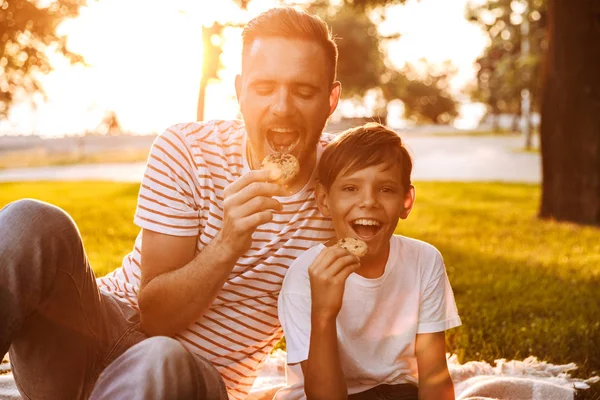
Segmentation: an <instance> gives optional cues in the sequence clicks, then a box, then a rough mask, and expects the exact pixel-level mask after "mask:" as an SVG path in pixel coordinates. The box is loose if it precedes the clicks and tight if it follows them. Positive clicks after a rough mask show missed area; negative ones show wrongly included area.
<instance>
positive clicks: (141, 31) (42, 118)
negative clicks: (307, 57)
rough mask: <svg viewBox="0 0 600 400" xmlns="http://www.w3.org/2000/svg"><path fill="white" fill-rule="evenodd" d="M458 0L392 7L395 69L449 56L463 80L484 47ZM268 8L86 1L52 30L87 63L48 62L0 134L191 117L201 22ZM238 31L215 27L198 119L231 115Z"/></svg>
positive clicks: (257, 3)
mask: <svg viewBox="0 0 600 400" xmlns="http://www.w3.org/2000/svg"><path fill="white" fill-rule="evenodd" d="M466 1H467V0H452V1H448V0H421V1H419V2H417V1H416V0H409V1H408V2H407V4H406V5H405V6H399V7H393V8H392V9H391V10H390V11H389V13H388V14H389V15H388V18H387V22H385V23H384V24H382V25H381V26H380V29H381V31H382V33H384V34H385V33H390V32H400V33H401V35H402V37H401V39H400V40H398V41H397V42H395V43H393V44H390V45H389V47H388V50H389V57H390V59H391V60H392V61H393V62H394V64H396V65H397V66H401V65H402V64H403V63H405V62H407V61H416V60H419V59H420V58H426V59H428V60H429V61H431V62H434V63H441V62H443V61H445V60H452V62H453V64H454V65H455V66H457V67H458V69H459V74H458V76H457V77H456V78H455V82H454V83H453V86H454V87H456V88H460V87H461V86H462V85H464V83H466V82H467V81H469V80H470V79H472V77H473V74H474V70H473V66H472V63H473V60H474V59H475V57H477V55H478V54H480V53H481V51H482V49H483V47H484V46H485V38H484V37H483V35H482V34H481V33H480V32H478V30H477V28H476V27H474V26H472V25H470V24H469V23H467V22H466V21H465V20H464V17H463V13H464V6H465V3H466ZM273 5H275V1H274V0H252V2H250V4H249V7H248V10H246V11H242V10H240V9H239V8H238V7H237V6H236V5H235V4H234V3H233V2H230V1H210V2H209V1H205V0H202V1H194V0H174V1H169V2H164V1H158V0H128V1H123V0H102V1H97V2H89V5H88V6H87V7H85V8H83V9H82V10H81V15H80V16H79V17H78V18H76V19H73V20H70V21H67V22H65V23H63V24H62V25H61V26H60V28H59V33H61V34H65V35H67V37H68V46H69V49H70V50H72V51H74V52H76V53H79V54H81V55H83V56H84V57H85V60H86V62H87V64H88V65H87V66H82V65H75V66H71V65H69V64H68V62H66V61H65V60H64V59H62V58H61V57H58V56H52V60H53V64H54V65H55V67H56V68H55V71H53V72H52V73H50V74H49V75H47V76H43V77H41V81H42V83H43V86H44V88H45V91H46V95H47V101H46V102H43V101H37V103H38V104H37V110H36V111H35V112H32V111H31V109H30V108H29V106H27V105H25V104H17V105H16V106H15V107H14V108H13V110H12V113H11V116H10V120H9V121H8V122H4V123H2V124H0V134H1V133H3V132H4V133H7V132H10V133H24V134H29V133H37V134H41V135H44V136H59V135H64V134H81V133H84V132H85V131H94V130H95V129H96V128H97V126H98V125H99V124H100V122H101V120H102V118H103V116H104V115H105V114H106V113H107V112H108V111H114V112H116V114H117V116H118V119H119V121H120V123H121V125H122V128H123V129H124V130H125V131H129V132H132V133H151V132H160V131H162V130H164V129H165V128H167V127H168V126H169V125H171V124H174V123H178V122H182V121H190V120H194V119H195V117H196V104H197V100H198V89H199V83H200V74H201V70H202V37H201V36H202V25H206V26H208V25H210V24H212V22H213V21H218V22H220V23H227V22H233V23H237V24H241V23H243V22H244V21H247V20H248V19H249V18H251V17H253V16H255V15H257V14H259V13H260V12H262V11H264V10H266V9H268V8H270V7H272V6H273ZM240 35H241V28H239V27H228V28H226V29H225V31H224V37H223V43H222V45H223V54H222V56H221V61H222V64H223V67H224V68H223V70H222V71H221V72H220V78H221V82H216V83H214V84H211V85H209V87H208V89H207V96H208V98H210V101H207V102H206V105H207V106H206V110H205V116H206V118H207V119H210V118H236V117H238V116H239V107H238V106H237V103H236V101H235V91H234V85H233V82H234V77H235V75H236V74H237V73H239V68H240V57H241V56H240V53H241V43H240V42H241V41H240Z"/></svg>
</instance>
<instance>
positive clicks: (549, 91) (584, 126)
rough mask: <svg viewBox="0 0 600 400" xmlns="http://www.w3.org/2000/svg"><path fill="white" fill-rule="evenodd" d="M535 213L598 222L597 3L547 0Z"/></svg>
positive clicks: (599, 77) (599, 59) (599, 42)
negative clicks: (539, 198) (537, 208)
mask: <svg viewBox="0 0 600 400" xmlns="http://www.w3.org/2000/svg"><path fill="white" fill-rule="evenodd" d="M548 23H549V27H548V28H549V30H548V31H549V32H548V33H549V38H548V39H549V41H548V53H547V55H546V60H545V71H544V72H545V76H544V78H545V82H544V91H543V95H542V96H543V97H542V124H541V149H542V175H543V182H542V202H541V207H540V216H541V217H542V218H553V219H556V220H561V221H572V222H576V223H580V224H590V225H600V1H598V0H576V1H573V0H571V1H568V0H550V1H549V4H548Z"/></svg>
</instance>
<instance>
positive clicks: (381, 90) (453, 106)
mask: <svg viewBox="0 0 600 400" xmlns="http://www.w3.org/2000/svg"><path fill="white" fill-rule="evenodd" d="M309 11H310V12H313V13H315V14H317V15H320V16H321V17H322V18H323V19H324V20H325V21H326V22H327V23H328V25H329V26H330V27H331V30H332V32H333V34H334V36H335V37H336V43H337V45H338V50H339V59H338V80H339V81H340V82H342V86H343V90H342V98H343V99H346V100H353V101H355V102H356V103H358V104H360V103H362V102H363V100H364V97H365V94H366V93H367V92H368V91H374V92H375V93H376V94H377V97H378V99H377V101H376V103H377V106H376V109H375V113H376V117H377V118H378V119H380V120H383V121H385V119H386V118H387V103H388V102H390V101H392V100H396V99H399V100H401V101H402V102H403V103H404V104H405V117H407V118H411V119H413V120H415V121H417V122H427V123H435V124H439V123H449V122H451V121H452V120H453V119H454V118H455V117H456V116H457V115H458V110H457V103H456V100H455V99H454V98H453V97H452V96H451V95H450V93H449V84H448V80H449V78H450V77H451V76H452V75H453V74H454V72H455V71H453V70H452V69H451V68H450V66H449V65H446V68H445V69H444V70H443V71H435V68H434V67H433V66H430V65H426V63H422V65H420V67H422V68H421V69H424V70H425V71H426V72H425V73H424V74H418V73H417V72H416V71H415V69H414V68H413V67H411V66H407V67H406V68H404V69H403V70H402V71H398V70H397V69H396V68H395V67H393V66H391V65H390V63H389V62H386V61H387V60H386V56H385V54H384V52H383V51H382V50H381V48H382V45H383V43H384V42H385V41H388V40H394V39H397V38H398V37H399V35H397V34H396V35H391V36H383V37H382V36H381V35H380V34H379V32H378V30H377V25H376V24H375V23H374V22H373V21H372V20H371V19H370V18H369V17H368V16H367V14H366V13H365V12H364V9H362V11H361V9H359V10H356V9H353V8H351V7H340V6H337V7H332V6H330V5H329V3H328V2H324V1H315V2H313V3H312V5H311V6H310V7H309ZM407 75H410V76H411V79H407V78H406V76H407Z"/></svg>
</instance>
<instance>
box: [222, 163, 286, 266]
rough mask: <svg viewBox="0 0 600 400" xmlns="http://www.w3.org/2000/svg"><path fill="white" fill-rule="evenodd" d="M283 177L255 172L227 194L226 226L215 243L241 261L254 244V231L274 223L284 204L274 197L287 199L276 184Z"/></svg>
mask: <svg viewBox="0 0 600 400" xmlns="http://www.w3.org/2000/svg"><path fill="white" fill-rule="evenodd" d="M280 175H281V173H277V172H276V171H268V170H253V171H250V172H248V173H246V174H244V175H242V176H241V177H240V178H238V179H237V180H236V181H234V182H232V183H231V184H230V185H228V186H227V187H226V188H225V190H224V192H223V193H224V197H225V200H224V201H223V225H222V227H221V230H220V231H219V233H218V235H217V237H216V238H215V240H218V241H219V245H220V246H219V247H220V248H222V249H223V251H225V252H227V253H228V256H229V257H231V258H232V259H236V260H237V259H238V258H239V257H240V256H241V255H242V254H244V253H245V252H246V251H247V250H248V249H249V248H250V246H251V244H252V233H253V232H254V230H255V229H256V228H257V227H258V226H260V225H262V224H265V223H267V222H270V221H271V220H272V219H273V211H274V210H277V211H280V210H281V208H282V206H281V204H280V203H279V202H278V201H277V200H275V199H273V196H284V195H285V194H286V193H285V190H284V188H283V187H282V186H281V185H278V184H276V183H273V181H274V180H276V179H278V178H279V176H280Z"/></svg>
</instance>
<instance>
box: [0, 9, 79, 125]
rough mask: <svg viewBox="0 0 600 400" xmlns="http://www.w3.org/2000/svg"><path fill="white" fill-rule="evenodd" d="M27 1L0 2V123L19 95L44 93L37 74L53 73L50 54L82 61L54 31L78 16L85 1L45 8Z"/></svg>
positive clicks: (72, 61) (73, 60)
mask: <svg viewBox="0 0 600 400" xmlns="http://www.w3.org/2000/svg"><path fill="white" fill-rule="evenodd" d="M39 3H40V2H34V1H28V0H10V1H7V0H0V119H2V118H5V117H6V116H7V114H8V111H9V109H10V107H11V105H12V103H13V100H14V99H15V95H17V94H18V93H26V94H33V93H43V89H42V87H41V86H40V83H39V81H38V80H37V79H36V74H40V73H41V74H47V73H48V72H50V71H52V65H51V64H50V61H49V59H48V52H49V51H56V52H58V53H60V54H62V55H63V56H64V57H66V58H67V59H68V60H69V61H70V62H71V63H78V62H83V58H82V57H81V56H80V55H78V54H75V53H72V52H70V51H69V50H68V49H67V45H66V38H65V37H64V36H59V35H58V34H57V33H56V28H57V27H58V26H59V24H60V23H61V22H63V21H64V20H66V19H69V18H73V17H76V16H77V15H79V10H80V8H81V7H82V6H85V5H86V3H87V1H86V0H55V1H53V2H51V3H50V5H48V6H47V7H42V6H41V5H40V4H39Z"/></svg>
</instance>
